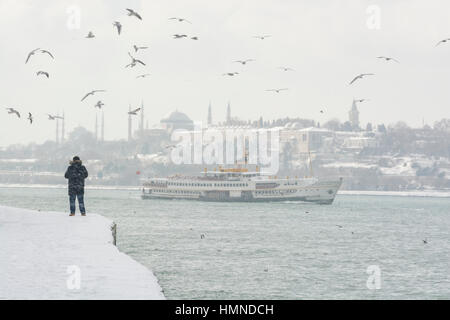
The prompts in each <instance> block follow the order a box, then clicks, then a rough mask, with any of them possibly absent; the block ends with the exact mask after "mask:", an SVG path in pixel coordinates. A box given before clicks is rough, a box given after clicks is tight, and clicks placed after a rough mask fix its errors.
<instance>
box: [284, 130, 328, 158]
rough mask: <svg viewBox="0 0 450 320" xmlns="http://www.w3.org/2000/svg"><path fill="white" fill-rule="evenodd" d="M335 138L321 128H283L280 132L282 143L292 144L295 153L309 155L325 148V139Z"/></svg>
mask: <svg viewBox="0 0 450 320" xmlns="http://www.w3.org/2000/svg"><path fill="white" fill-rule="evenodd" d="M332 136H333V132H332V131H330V130H327V129H321V128H315V127H310V128H303V129H298V128H296V127H295V126H293V127H287V128H283V129H282V130H281V131H280V142H281V143H282V144H283V143H290V144H291V145H292V147H294V150H293V151H294V152H298V153H303V154H307V153H309V152H317V151H319V150H320V149H321V148H322V147H323V143H324V140H325V138H330V137H332Z"/></svg>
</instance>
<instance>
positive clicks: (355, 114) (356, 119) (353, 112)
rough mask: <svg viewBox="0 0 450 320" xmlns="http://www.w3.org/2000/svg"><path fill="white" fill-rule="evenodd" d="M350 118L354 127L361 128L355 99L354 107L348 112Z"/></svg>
mask: <svg viewBox="0 0 450 320" xmlns="http://www.w3.org/2000/svg"><path fill="white" fill-rule="evenodd" d="M348 120H349V121H350V123H351V124H352V127H353V128H354V129H357V128H359V111H358V108H357V107H356V101H355V100H354V99H353V104H352V109H351V110H350V111H349V113H348Z"/></svg>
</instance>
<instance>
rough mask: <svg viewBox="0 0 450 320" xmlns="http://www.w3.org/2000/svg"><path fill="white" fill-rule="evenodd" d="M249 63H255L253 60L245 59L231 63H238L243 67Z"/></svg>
mask: <svg viewBox="0 0 450 320" xmlns="http://www.w3.org/2000/svg"><path fill="white" fill-rule="evenodd" d="M251 61H255V60H254V59H247V60H236V61H233V62H234V63H240V64H242V65H243V66H245V65H246V64H247V62H251Z"/></svg>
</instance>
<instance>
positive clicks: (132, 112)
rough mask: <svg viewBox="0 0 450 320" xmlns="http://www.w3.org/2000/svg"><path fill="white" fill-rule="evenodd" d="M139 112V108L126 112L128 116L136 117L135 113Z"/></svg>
mask: <svg viewBox="0 0 450 320" xmlns="http://www.w3.org/2000/svg"><path fill="white" fill-rule="evenodd" d="M140 110H141V108H137V109H134V110H131V111H130V112H128V114H129V115H132V116H137V113H138V112H139V111H140Z"/></svg>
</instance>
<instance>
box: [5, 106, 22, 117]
mask: <svg viewBox="0 0 450 320" xmlns="http://www.w3.org/2000/svg"><path fill="white" fill-rule="evenodd" d="M6 110H8V114H15V115H16V116H17V117H18V118H20V112H19V111H17V110H16V109H14V108H6Z"/></svg>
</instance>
